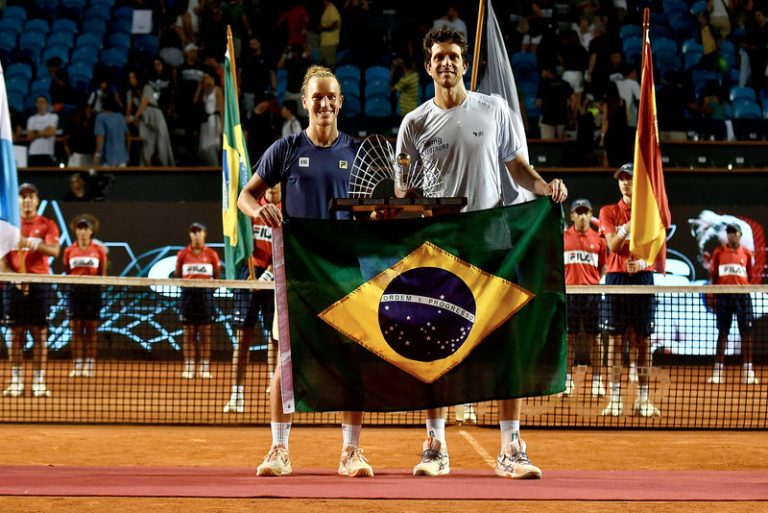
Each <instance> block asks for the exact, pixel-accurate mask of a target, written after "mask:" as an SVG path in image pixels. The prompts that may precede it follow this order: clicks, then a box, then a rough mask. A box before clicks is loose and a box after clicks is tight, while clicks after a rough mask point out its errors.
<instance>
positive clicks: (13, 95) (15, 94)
mask: <svg viewBox="0 0 768 513" xmlns="http://www.w3.org/2000/svg"><path fill="white" fill-rule="evenodd" d="M25 98H26V96H24V93H22V92H21V91H8V107H9V108H10V109H11V110H13V111H16V112H22V111H23V110H24V101H25Z"/></svg>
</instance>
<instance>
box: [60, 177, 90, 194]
mask: <svg viewBox="0 0 768 513" xmlns="http://www.w3.org/2000/svg"><path fill="white" fill-rule="evenodd" d="M62 199H63V200H64V201H90V199H91V197H90V194H88V187H87V186H86V183H85V180H83V175H81V174H80V173H72V174H71V175H69V190H68V191H67V192H66V193H65V194H64V197H63V198H62Z"/></svg>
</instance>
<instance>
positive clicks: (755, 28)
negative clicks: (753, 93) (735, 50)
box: [743, 2, 768, 90]
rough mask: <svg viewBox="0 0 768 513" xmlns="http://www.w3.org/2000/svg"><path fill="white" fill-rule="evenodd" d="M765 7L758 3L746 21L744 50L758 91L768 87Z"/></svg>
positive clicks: (767, 43)
mask: <svg viewBox="0 0 768 513" xmlns="http://www.w3.org/2000/svg"><path fill="white" fill-rule="evenodd" d="M749 3H751V2H748V4H749ZM766 9H768V8H767V7H765V6H761V5H759V4H757V3H755V4H754V7H753V9H752V17H751V18H747V19H746V20H745V23H744V26H745V28H746V34H745V37H744V43H743V45H744V48H745V49H746V51H747V54H748V55H749V63H750V66H751V71H752V81H751V84H752V87H754V88H755V89H757V90H760V89H763V88H766V87H768V21H766V18H765V14H766V12H768V11H767V10H766Z"/></svg>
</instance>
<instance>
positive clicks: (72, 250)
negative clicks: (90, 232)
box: [64, 242, 107, 276]
mask: <svg viewBox="0 0 768 513" xmlns="http://www.w3.org/2000/svg"><path fill="white" fill-rule="evenodd" d="M105 267H107V252H106V251H104V247H103V246H101V245H99V244H94V243H93V242H91V243H90V244H89V245H88V246H87V247H86V248H81V247H80V246H78V244H77V243H75V244H72V245H71V246H69V247H68V248H67V249H65V250H64V271H65V272H66V273H67V274H71V275H74V276H101V275H102V274H103V273H104V268H105Z"/></svg>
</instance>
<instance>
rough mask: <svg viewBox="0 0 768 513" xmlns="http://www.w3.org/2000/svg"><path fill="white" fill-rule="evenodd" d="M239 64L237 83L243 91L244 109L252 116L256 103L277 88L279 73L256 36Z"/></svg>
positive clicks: (247, 114)
mask: <svg viewBox="0 0 768 513" xmlns="http://www.w3.org/2000/svg"><path fill="white" fill-rule="evenodd" d="M238 64H239V65H240V66H239V67H238V68H239V69H238V73H239V77H238V80H237V83H238V84H239V86H240V91H242V93H243V110H244V111H245V113H246V117H247V118H250V117H251V116H252V115H253V108H254V107H255V106H256V104H257V103H260V102H261V101H262V100H264V99H265V98H266V97H267V96H268V95H270V94H272V92H273V91H275V90H277V75H276V74H275V70H274V68H273V67H272V66H271V65H270V64H267V61H266V60H265V58H264V54H263V52H262V47H261V41H259V40H258V39H257V38H255V37H252V38H251V40H250V42H249V44H248V52H247V53H246V54H245V55H244V56H243V59H242V60H240V61H238Z"/></svg>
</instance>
